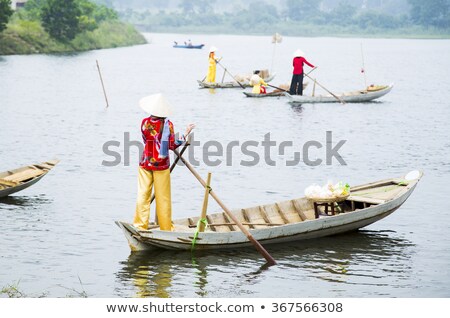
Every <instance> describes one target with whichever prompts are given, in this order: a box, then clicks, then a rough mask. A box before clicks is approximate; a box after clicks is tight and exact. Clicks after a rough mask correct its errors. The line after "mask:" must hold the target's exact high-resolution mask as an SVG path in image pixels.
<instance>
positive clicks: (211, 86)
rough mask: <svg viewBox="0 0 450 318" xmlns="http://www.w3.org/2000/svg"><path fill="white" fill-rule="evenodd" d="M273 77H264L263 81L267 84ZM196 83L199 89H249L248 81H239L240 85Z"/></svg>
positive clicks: (273, 75)
mask: <svg viewBox="0 0 450 318" xmlns="http://www.w3.org/2000/svg"><path fill="white" fill-rule="evenodd" d="M274 77H275V73H274V74H271V75H269V76H267V77H265V78H264V81H265V82H266V83H269V82H270V81H271V80H273V78H274ZM197 82H198V85H199V86H200V88H242V86H244V87H251V85H250V83H249V81H248V80H242V81H239V83H240V85H239V83H238V82H237V81H232V82H221V83H207V82H203V81H199V80H198V81H197Z"/></svg>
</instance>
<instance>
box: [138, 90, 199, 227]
mask: <svg viewBox="0 0 450 318" xmlns="http://www.w3.org/2000/svg"><path fill="white" fill-rule="evenodd" d="M139 105H140V106H141V108H142V109H144V110H145V111H146V112H147V113H149V114H150V116H149V117H147V118H144V119H143V120H142V123H141V133H142V139H143V142H144V152H143V153H142V157H141V160H140V162H139V173H138V195H137V203H136V212H135V216H134V220H133V225H134V227H136V228H137V229H139V230H147V229H148V222H149V219H150V197H151V194H152V188H153V187H154V188H155V191H154V192H155V199H156V215H157V216H158V223H159V227H160V229H161V230H163V231H172V229H173V225H172V198H171V191H170V169H169V167H170V160H169V149H170V150H174V149H176V148H177V147H179V146H180V145H181V144H183V142H184V141H185V136H187V135H188V134H189V133H190V132H191V130H192V129H193V128H194V125H193V124H190V125H188V127H187V128H186V133H185V135H183V136H182V138H181V139H180V140H178V139H176V138H175V134H174V128H173V124H172V122H171V121H170V120H169V119H168V118H167V117H168V116H169V115H170V113H171V107H170V105H169V103H168V102H167V100H166V99H165V98H164V96H163V95H162V94H155V95H150V96H147V97H144V98H142V99H141V100H140V101H139Z"/></svg>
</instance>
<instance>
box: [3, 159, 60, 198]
mask: <svg viewBox="0 0 450 318" xmlns="http://www.w3.org/2000/svg"><path fill="white" fill-rule="evenodd" d="M58 162H59V160H50V161H46V162H42V163H39V164H34V165H30V166H24V167H21V168H18V169H14V170H8V171H5V172H1V173H0V198H3V197H6V196H8V195H10V194H13V193H15V192H18V191H21V190H23V189H26V188H28V187H29V186H31V185H33V184H35V183H36V182H38V181H39V180H41V179H42V178H43V177H44V176H45V175H46V174H47V173H48V172H49V171H50V170H51V169H52V168H53V167H54V166H55V165H56V164H57V163H58Z"/></svg>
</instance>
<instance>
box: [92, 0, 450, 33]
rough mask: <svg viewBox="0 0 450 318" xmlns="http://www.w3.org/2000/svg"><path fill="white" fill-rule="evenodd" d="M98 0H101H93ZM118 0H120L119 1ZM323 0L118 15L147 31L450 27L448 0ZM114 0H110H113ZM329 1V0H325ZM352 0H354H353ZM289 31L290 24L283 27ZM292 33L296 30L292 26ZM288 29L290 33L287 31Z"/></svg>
mask: <svg viewBox="0 0 450 318" xmlns="http://www.w3.org/2000/svg"><path fill="white" fill-rule="evenodd" d="M97 1H102V0H97ZM119 2H120V1H119ZM324 2H325V1H311V0H284V2H282V3H283V6H280V5H273V4H271V3H272V2H264V1H250V2H249V3H246V4H245V5H246V6H245V7H244V6H239V7H236V8H235V9H234V10H233V11H231V12H220V11H219V10H218V7H220V6H221V5H222V3H221V2H220V1H217V0H208V1H206V0H182V1H181V2H180V3H179V6H178V9H177V10H166V9H163V8H161V9H160V10H157V9H156V8H154V9H152V10H150V9H147V10H134V9H130V8H128V9H125V10H122V11H119V14H120V16H121V17H122V18H124V19H125V20H127V21H128V22H130V23H133V24H135V25H139V26H141V27H144V28H145V29H147V30H160V31H161V30H162V31H163V30H164V28H168V29H173V28H181V29H182V28H183V27H188V26H193V27H196V26H198V27H213V28H217V27H218V26H221V27H222V28H223V29H225V30H246V31H249V32H254V33H258V30H261V29H264V28H265V27H268V26H276V25H283V24H285V25H310V26H339V27H341V28H343V29H347V30H358V29H359V30H370V29H373V28H376V29H386V30H388V29H389V30H392V29H398V28H408V27H421V28H423V29H429V28H430V29H435V30H436V31H437V32H439V31H444V32H448V31H449V30H450V0H427V1H423V0H407V3H406V5H405V7H407V8H409V10H404V12H403V13H401V14H395V15H394V14H389V13H386V12H382V11H380V10H375V9H369V8H363V7H361V6H356V5H354V3H355V1H353V2H350V1H349V0H344V1H339V2H337V3H335V4H334V6H332V7H331V6H328V8H331V9H329V10H324V9H323V7H324V6H323V5H322V4H323V3H324ZM112 3H114V1H112ZM327 3H328V4H329V1H328V2H327ZM352 3H353V4H352ZM287 31H289V29H288V30H287ZM292 32H294V33H295V30H292ZM288 33H289V32H288Z"/></svg>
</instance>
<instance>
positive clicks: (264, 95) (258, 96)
mask: <svg viewBox="0 0 450 318" xmlns="http://www.w3.org/2000/svg"><path fill="white" fill-rule="evenodd" d="M242 93H243V94H244V95H245V96H247V97H255V98H264V97H280V96H285V95H284V93H285V92H284V91H282V92H280V91H274V92H269V93H266V94H255V93H252V92H242Z"/></svg>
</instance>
